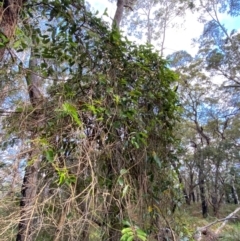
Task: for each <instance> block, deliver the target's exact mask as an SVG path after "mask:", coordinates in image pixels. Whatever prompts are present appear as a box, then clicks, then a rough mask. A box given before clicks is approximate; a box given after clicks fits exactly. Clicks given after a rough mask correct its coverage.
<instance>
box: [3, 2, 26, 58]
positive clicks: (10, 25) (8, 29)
mask: <svg viewBox="0 0 240 241" xmlns="http://www.w3.org/2000/svg"><path fill="white" fill-rule="evenodd" d="M23 2H26V0H17V1H16V0H4V1H1V5H2V7H1V8H0V16H1V18H0V42H1V43H7V40H6V38H7V39H8V41H9V40H10V39H11V37H12V36H13V35H14V30H15V27H16V25H17V20H18V14H19V11H20V9H21V8H22V5H23ZM1 35H3V36H1ZM4 53H5V48H4V47H2V48H0V61H1V60H2V59H3V56H4Z"/></svg>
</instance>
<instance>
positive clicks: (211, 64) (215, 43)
mask: <svg viewBox="0 0 240 241" xmlns="http://www.w3.org/2000/svg"><path fill="white" fill-rule="evenodd" d="M198 4H199V6H198V10H199V12H200V21H201V22H202V23H203V24H204V31H203V33H202V34H201V36H200V37H199V40H198V41H199V43H200V47H199V55H200V56H201V58H204V59H205V61H206V68H207V70H208V71H210V72H211V73H212V75H215V76H216V75H217V76H219V77H221V79H222V81H223V82H224V84H225V85H226V87H228V88H229V87H230V88H239V84H240V80H239V74H238V72H239V63H240V54H239V33H238V31H237V29H228V28H227V27H226V24H225V22H224V18H222V15H223V14H225V15H227V16H228V17H232V18H233V19H234V18H235V19H238V18H239V15H240V7H239V1H237V0H233V1H229V0H224V1H216V0H200V1H199V3H198Z"/></svg>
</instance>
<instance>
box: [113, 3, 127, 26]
mask: <svg viewBox="0 0 240 241" xmlns="http://www.w3.org/2000/svg"><path fill="white" fill-rule="evenodd" d="M124 5H125V0H118V1H117V9H116V12H115V15H114V18H113V23H112V26H113V27H116V28H118V29H119V26H120V23H121V20H122V16H123V10H124Z"/></svg>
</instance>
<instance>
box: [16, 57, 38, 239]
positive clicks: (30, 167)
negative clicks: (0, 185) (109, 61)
mask: <svg viewBox="0 0 240 241" xmlns="http://www.w3.org/2000/svg"><path fill="white" fill-rule="evenodd" d="M36 65H37V62H36V60H35V59H34V57H33V55H31V58H30V63H29V68H30V70H31V72H30V73H28V74H27V76H26V81H27V85H28V92H29V98H30V102H31V104H32V106H33V108H34V111H33V115H34V119H36V122H37V124H36V125H35V128H36V129H35V131H33V133H32V140H34V139H35V138H36V137H37V135H39V133H38V131H39V127H40V126H41V125H42V122H41V121H39V120H42V119H43V117H42V115H43V114H42V113H41V107H42V103H43V97H42V95H41V92H40V90H39V89H38V88H37V81H38V76H37V75H36V74H34V72H33V70H34V67H36ZM32 149H33V151H32V152H31V153H30V156H29V161H28V163H27V167H26V168H25V175H24V178H23V184H22V189H21V194H22V197H21V201H20V208H21V214H20V222H19V226H18V233H17V238H16V241H31V240H34V237H33V230H34V229H33V226H34V222H33V221H34V219H35V217H34V213H35V203H36V196H37V188H38V170H39V167H40V162H41V157H40V155H39V153H38V147H37V145H35V144H34V143H33V144H32Z"/></svg>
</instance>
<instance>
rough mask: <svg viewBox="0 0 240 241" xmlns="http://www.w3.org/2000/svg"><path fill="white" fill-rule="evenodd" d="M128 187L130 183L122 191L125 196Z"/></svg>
mask: <svg viewBox="0 0 240 241" xmlns="http://www.w3.org/2000/svg"><path fill="white" fill-rule="evenodd" d="M128 188H129V185H126V186H125V187H124V189H123V192H122V197H124V196H125V195H126V194H127V191H128Z"/></svg>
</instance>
